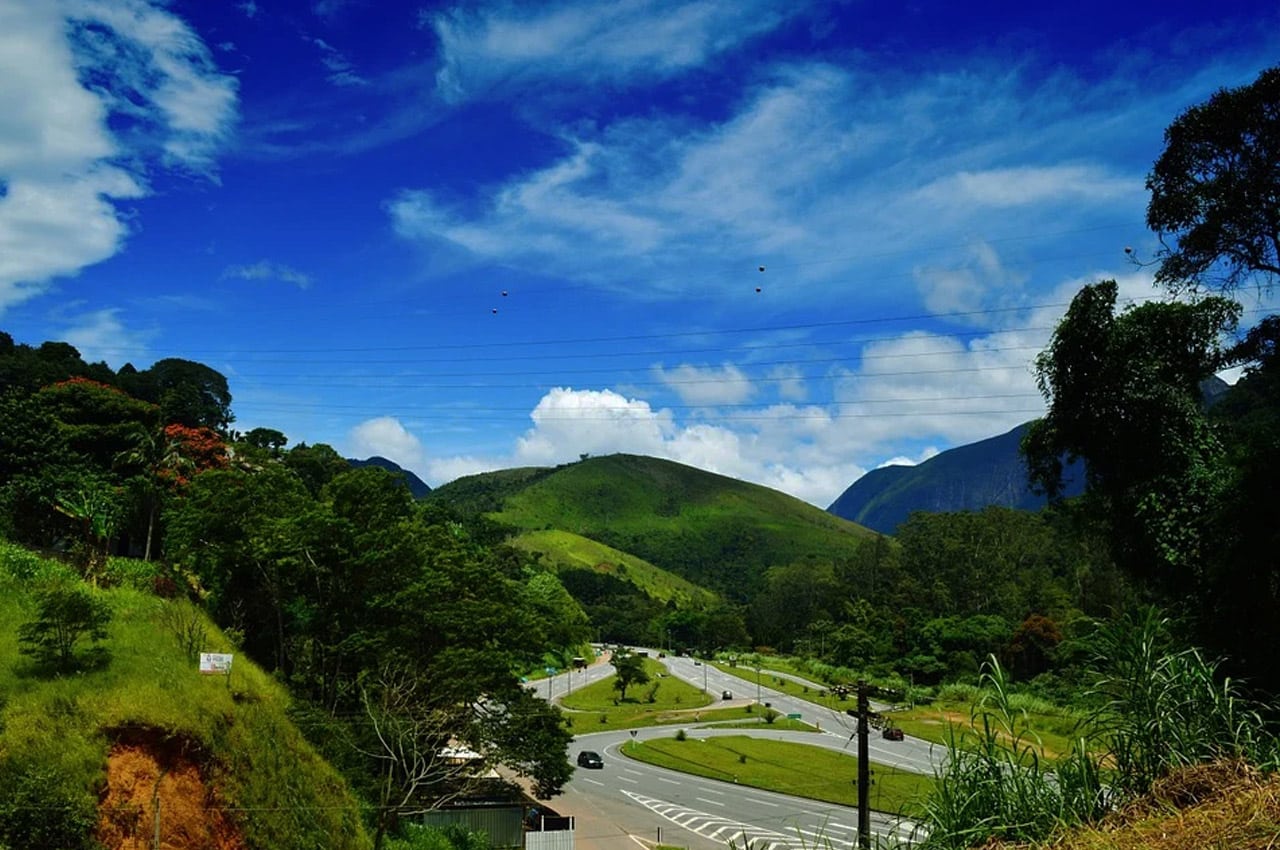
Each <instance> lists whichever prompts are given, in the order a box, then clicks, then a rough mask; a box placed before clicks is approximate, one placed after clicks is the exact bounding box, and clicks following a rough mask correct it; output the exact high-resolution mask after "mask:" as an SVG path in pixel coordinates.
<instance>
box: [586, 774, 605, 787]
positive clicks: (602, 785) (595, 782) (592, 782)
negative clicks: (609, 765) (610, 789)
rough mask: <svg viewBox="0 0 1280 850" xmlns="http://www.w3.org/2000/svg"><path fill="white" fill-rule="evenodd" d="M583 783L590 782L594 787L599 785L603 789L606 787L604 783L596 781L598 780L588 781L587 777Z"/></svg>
mask: <svg viewBox="0 0 1280 850" xmlns="http://www.w3.org/2000/svg"><path fill="white" fill-rule="evenodd" d="M582 781H583V782H590V783H591V784H592V785H599V786H600V787H601V788H603V787H604V783H603V782H597V781H596V780H594V779H587V777H585V776H584V777H582Z"/></svg>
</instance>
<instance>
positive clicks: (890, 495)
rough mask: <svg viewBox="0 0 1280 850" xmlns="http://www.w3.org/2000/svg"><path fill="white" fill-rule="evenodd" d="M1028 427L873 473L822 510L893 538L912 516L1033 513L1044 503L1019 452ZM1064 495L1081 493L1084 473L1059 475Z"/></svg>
mask: <svg viewBox="0 0 1280 850" xmlns="http://www.w3.org/2000/svg"><path fill="white" fill-rule="evenodd" d="M1030 425H1031V423H1030V422H1024V423H1023V424H1021V425H1019V426H1018V427H1016V428H1014V429H1013V430H1012V431H1009V432H1007V433H1004V434H1001V435H999V436H997V437H989V438H988V439H985V440H979V441H978V442H976V443H969V444H968V445H964V446H957V447H956V448H954V449H948V450H947V451H945V452H941V453H939V454H937V455H934V456H933V457H931V458H929V459H928V460H926V461H924V462H923V463H919V464H916V465H915V466H884V467H881V468H880V469H873V470H871V471H870V472H868V473H867V474H866V475H864V476H862V477H861V478H859V479H858V480H857V481H855V482H853V484H851V485H850V486H849V489H847V490H845V491H844V492H843V493H841V494H840V497H839V498H838V499H836V500H835V501H834V502H832V503H831V506H830V507H828V508H827V511H828V512H830V513H832V514H835V515H836V516H838V517H843V518H844V519H847V520H851V521H852V522H856V523H858V524H859V525H865V526H866V527H867V528H871V529H874V530H875V531H879V532H880V533H882V534H893V533H894V532H896V531H897V529H898V526H899V525H901V524H902V523H903V522H904V521H905V520H906V519H907V517H908V516H910V514H911V513H912V512H913V511H929V512H935V513H936V512H946V511H967V510H981V509H982V508H985V507H987V506H989V505H999V506H1002V507H1007V508H1016V509H1019V510H1027V511H1035V510H1039V509H1040V508H1042V507H1044V506H1045V505H1046V504H1047V503H1048V500H1047V499H1046V498H1045V497H1044V496H1038V495H1036V494H1035V493H1033V492H1032V491H1031V487H1030V486H1029V485H1028V483H1027V466H1026V462H1025V461H1024V460H1023V458H1022V454H1021V453H1020V451H1019V446H1020V445H1021V444H1022V437H1023V435H1025V434H1026V432H1027V428H1028V427H1030ZM1064 478H1065V479H1066V489H1065V492H1064V495H1066V496H1076V495H1079V494H1080V493H1081V492H1083V490H1084V468H1083V466H1082V465H1081V464H1078V463H1077V464H1074V465H1072V466H1070V467H1067V469H1066V470H1064Z"/></svg>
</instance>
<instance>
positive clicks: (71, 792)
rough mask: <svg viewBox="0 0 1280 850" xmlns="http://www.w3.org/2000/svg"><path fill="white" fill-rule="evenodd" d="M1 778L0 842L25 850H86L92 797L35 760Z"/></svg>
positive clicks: (93, 817) (94, 814) (94, 813)
mask: <svg viewBox="0 0 1280 850" xmlns="http://www.w3.org/2000/svg"><path fill="white" fill-rule="evenodd" d="M5 773H6V775H4V776H2V777H0V844H2V845H5V846H9V847H22V848H26V849H27V850H91V848H95V847H97V842H96V841H94V840H93V832H92V831H93V827H94V824H95V823H96V822H97V820H98V806H97V800H96V799H95V798H94V796H93V794H91V793H89V792H88V791H87V790H86V789H83V788H75V787H74V786H73V784H72V783H70V782H68V780H67V778H66V777H64V776H62V775H60V774H59V773H58V772H57V771H56V770H54V769H53V768H51V767H49V766H47V765H40V764H33V765H30V766H27V767H26V768H19V769H18V770H16V771H15V772H14V773H12V774H9V773H8V771H6V772H5Z"/></svg>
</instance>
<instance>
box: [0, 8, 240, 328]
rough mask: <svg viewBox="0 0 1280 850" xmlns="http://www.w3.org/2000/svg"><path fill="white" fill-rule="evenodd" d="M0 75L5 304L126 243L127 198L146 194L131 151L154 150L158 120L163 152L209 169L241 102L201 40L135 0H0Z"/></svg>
mask: <svg viewBox="0 0 1280 850" xmlns="http://www.w3.org/2000/svg"><path fill="white" fill-rule="evenodd" d="M68 19H70V20H71V22H72V24H73V25H72V26H71V27H70V29H69V28H68ZM68 33H70V36H71V37H70V38H69V36H68ZM86 70H92V71H94V73H95V80H96V81H98V82H99V85H97V86H96V87H95V88H94V89H93V90H92V91H91V90H89V89H88V88H86V87H85V86H84V85H82V84H81V83H80V80H79V76H78V75H79V74H80V73H81V72H83V71H86ZM0 79H3V80H4V81H5V82H4V85H0V187H3V191H0V311H3V310H4V309H5V308H6V307H9V306H12V305H14V304H17V303H20V302H22V301H24V300H27V299H29V298H32V297H35V296H36V295H38V294H40V293H41V292H43V291H44V290H45V289H46V287H47V285H48V282H49V281H50V280H51V279H53V278H56V277H61V276H68V275H74V274H75V273H77V272H79V271H80V270H81V269H83V268H84V267H86V266H89V265H92V264H94V263H98V262H101V261H103V260H105V259H107V258H109V257H111V256H113V255H114V254H115V253H116V252H118V251H119V250H120V247H121V246H122V244H123V242H124V240H125V239H126V238H127V236H128V227H127V225H126V224H125V219H124V217H123V216H122V215H121V214H120V212H119V211H118V209H117V207H116V203H117V202H119V201H121V200H127V199H132V198H137V197H140V196H142V195H144V194H145V193H146V192H147V187H146V185H145V183H144V182H143V180H142V179H141V178H140V177H139V176H138V175H137V174H135V173H133V172H132V171H131V170H129V169H128V168H126V167H125V165H124V163H125V162H129V163H130V164H131V165H132V164H134V163H137V162H138V161H139V160H138V159H137V156H138V155H144V156H145V155H146V154H147V153H148V152H151V151H153V150H155V148H153V147H152V146H151V145H150V144H149V143H147V142H145V141H141V140H142V139H144V137H145V136H147V134H148V133H149V132H151V131H152V130H154V131H155V132H156V133H158V134H159V135H160V137H161V139H160V141H159V142H158V143H157V144H158V146H159V148H160V149H162V150H163V152H164V153H163V154H162V155H163V156H164V157H165V158H166V160H168V161H174V162H180V163H181V164H182V165H183V166H184V167H186V168H190V169H193V170H198V171H202V172H205V173H211V169H212V155H213V152H214V150H215V149H216V147H217V145H218V144H220V143H221V142H222V141H223V140H224V139H225V135H226V132H228V127H229V124H230V121H231V120H232V119H233V118H234V112H235V94H234V91H235V89H234V82H233V81H231V80H230V78H226V77H221V76H220V75H218V74H217V73H216V72H215V71H214V70H213V69H212V67H211V64H210V62H209V60H208V52H207V50H206V49H205V48H204V46H203V44H202V43H201V42H200V41H199V39H198V38H197V37H196V36H195V35H194V34H193V33H192V32H191V31H190V29H189V28H187V26H186V25H185V24H184V23H182V22H181V21H180V20H179V19H177V18H176V17H174V16H173V15H172V14H170V13H168V12H166V11H164V10H163V9H159V8H153V7H151V6H149V5H146V4H144V3H141V2H137V1H136V0H120V2H114V3H104V2H89V1H88V0H66V2H64V3H28V4H15V3H3V4H0ZM144 81H145V82H144ZM126 92H127V94H128V96H125V93H126ZM110 119H115V120H117V121H118V122H119V123H120V126H121V129H120V130H119V131H117V132H113V130H112V129H111V128H110V127H109V125H108V121H109V120H110ZM134 143H137V144H138V147H134ZM143 161H144V162H145V160H143Z"/></svg>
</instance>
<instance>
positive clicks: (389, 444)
mask: <svg viewBox="0 0 1280 850" xmlns="http://www.w3.org/2000/svg"><path fill="white" fill-rule="evenodd" d="M347 450H348V452H349V453H350V455H349V456H350V457H355V458H360V459H364V458H367V457H371V456H373V455H378V456H380V457H385V458H386V459H387V460H390V461H394V462H396V463H398V464H399V465H400V466H402V467H403V468H405V469H411V470H413V471H414V472H418V471H420V470H422V469H424V468H425V461H426V452H425V451H424V450H423V447H422V442H421V441H420V440H419V439H418V438H417V437H415V436H414V435H413V434H411V433H410V432H409V431H408V429H406V428H405V427H404V425H402V424H401V423H400V420H399V419H396V418H395V417H393V416H379V417H377V418H375V419H368V420H365V421H364V422H361V423H360V424H359V425H357V426H355V427H354V428H352V429H351V431H350V433H348V434H347Z"/></svg>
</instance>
